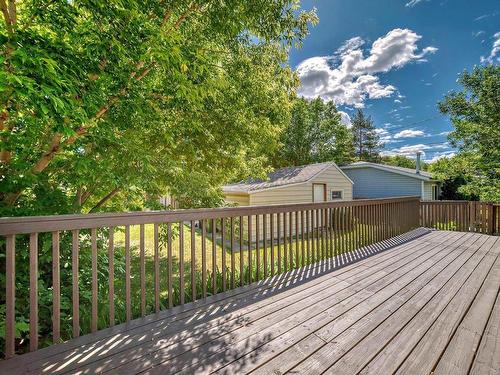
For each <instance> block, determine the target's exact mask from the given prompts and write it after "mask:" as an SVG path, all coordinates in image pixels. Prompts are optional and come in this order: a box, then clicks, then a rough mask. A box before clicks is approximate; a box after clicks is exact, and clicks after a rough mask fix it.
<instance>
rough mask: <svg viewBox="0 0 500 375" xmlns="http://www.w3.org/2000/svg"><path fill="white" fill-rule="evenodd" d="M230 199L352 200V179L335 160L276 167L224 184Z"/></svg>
mask: <svg viewBox="0 0 500 375" xmlns="http://www.w3.org/2000/svg"><path fill="white" fill-rule="evenodd" d="M222 191H223V192H224V195H225V199H226V201H227V202H228V203H234V204H237V205H240V206H262V205H270V204H291V203H311V202H326V201H335V200H352V181H351V180H350V179H349V177H347V176H346V174H345V173H344V172H342V170H341V169H340V168H339V167H338V166H337V165H336V164H335V163H333V162H327V163H317V164H309V165H303V166H300V167H289V168H281V169H277V170H275V171H274V172H272V173H269V175H268V178H267V179H266V180H251V181H247V182H241V183H237V184H231V185H226V186H224V187H223V188H222Z"/></svg>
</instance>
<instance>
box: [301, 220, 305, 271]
mask: <svg viewBox="0 0 500 375" xmlns="http://www.w3.org/2000/svg"><path fill="white" fill-rule="evenodd" d="M305 216H306V215H305V211H301V212H300V233H301V236H300V240H301V241H300V243H301V250H302V251H301V254H302V266H305V264H306V246H305V237H304V232H305Z"/></svg>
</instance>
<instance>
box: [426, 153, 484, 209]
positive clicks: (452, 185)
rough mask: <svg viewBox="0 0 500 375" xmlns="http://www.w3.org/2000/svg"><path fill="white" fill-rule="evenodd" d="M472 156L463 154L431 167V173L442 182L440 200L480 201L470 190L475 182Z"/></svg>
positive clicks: (441, 160)
mask: <svg viewBox="0 0 500 375" xmlns="http://www.w3.org/2000/svg"><path fill="white" fill-rule="evenodd" d="M473 158H474V156H473V155H471V154H461V155H457V156H454V157H452V158H440V159H438V160H436V161H435V162H433V163H432V164H430V165H429V171H430V172H432V174H433V176H434V177H435V178H437V179H438V180H440V181H442V184H441V195H440V199H445V200H478V199H479V197H478V194H477V193H475V192H474V191H473V190H471V189H470V186H469V184H471V182H472V180H473V175H472V173H471V172H472V165H471V162H470V161H471V160H472V159H473Z"/></svg>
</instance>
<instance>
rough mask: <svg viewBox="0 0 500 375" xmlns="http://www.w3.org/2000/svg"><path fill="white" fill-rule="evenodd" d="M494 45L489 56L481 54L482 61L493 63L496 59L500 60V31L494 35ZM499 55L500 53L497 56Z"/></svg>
mask: <svg viewBox="0 0 500 375" xmlns="http://www.w3.org/2000/svg"><path fill="white" fill-rule="evenodd" d="M493 39H494V40H493V47H492V49H491V52H490V55H489V56H488V57H484V56H481V62H482V63H488V64H493V63H494V62H495V61H497V62H500V31H499V32H497V33H495V34H494V35H493ZM497 55H499V56H498V57H497Z"/></svg>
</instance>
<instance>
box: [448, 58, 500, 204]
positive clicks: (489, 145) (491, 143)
mask: <svg viewBox="0 0 500 375" xmlns="http://www.w3.org/2000/svg"><path fill="white" fill-rule="evenodd" d="M458 82H459V83H460V84H461V85H462V86H463V90H462V91H454V92H451V93H449V94H447V95H446V96H445V98H444V99H443V100H442V101H441V102H440V103H439V110H440V111H441V112H442V113H444V114H447V115H449V116H450V119H451V122H452V123H453V126H454V127H455V130H454V131H453V132H451V133H450V135H449V138H450V140H451V142H452V144H453V145H454V146H457V147H458V149H459V154H458V156H459V158H458V159H457V160H459V163H461V164H464V165H465V166H466V168H467V171H466V172H465V173H466V177H465V180H466V181H467V184H466V185H463V186H461V187H460V188H459V191H460V192H462V193H464V194H468V195H476V194H477V195H479V197H480V199H481V200H485V201H500V100H499V99H498V98H500V66H498V65H488V66H480V67H475V68H474V69H473V70H472V72H463V73H462V75H461V76H460V78H459V80H458ZM447 176H453V175H451V174H450V173H448V174H447Z"/></svg>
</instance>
